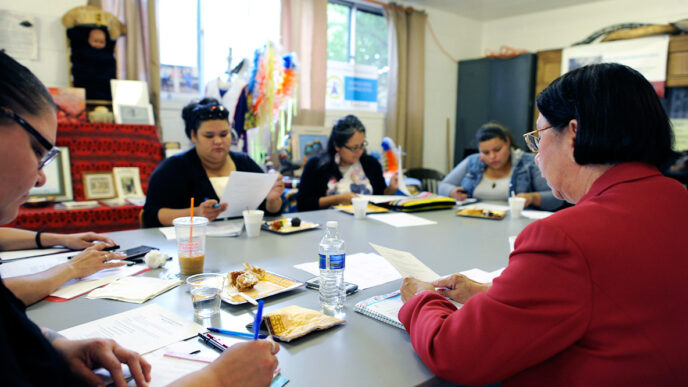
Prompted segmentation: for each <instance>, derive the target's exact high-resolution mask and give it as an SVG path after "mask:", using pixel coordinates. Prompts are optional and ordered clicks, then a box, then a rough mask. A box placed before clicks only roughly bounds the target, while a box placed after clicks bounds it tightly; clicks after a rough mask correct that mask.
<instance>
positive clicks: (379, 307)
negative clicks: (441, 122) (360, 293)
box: [354, 290, 406, 330]
mask: <svg viewBox="0 0 688 387" xmlns="http://www.w3.org/2000/svg"><path fill="white" fill-rule="evenodd" d="M403 305H404V303H403V302H402V301H401V293H400V292H399V291H398V290H397V291H396V292H392V293H387V294H383V295H380V296H375V297H371V298H368V299H367V300H363V301H361V302H359V303H358V304H356V306H354V310H355V311H356V312H358V313H362V314H364V315H366V316H368V317H372V318H374V319H376V320H379V321H382V322H383V323H385V324H389V325H392V326H395V327H397V328H399V329H404V330H406V329H405V328H404V325H403V324H402V323H401V321H399V317H397V315H398V314H399V309H401V307H402V306H403Z"/></svg>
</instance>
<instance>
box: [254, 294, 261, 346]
mask: <svg viewBox="0 0 688 387" xmlns="http://www.w3.org/2000/svg"><path fill="white" fill-rule="evenodd" d="M261 321H263V300H259V301H258V311H256V319H255V320H253V340H258V331H259V330H260V322H261Z"/></svg>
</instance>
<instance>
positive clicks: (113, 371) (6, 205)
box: [0, 51, 279, 386]
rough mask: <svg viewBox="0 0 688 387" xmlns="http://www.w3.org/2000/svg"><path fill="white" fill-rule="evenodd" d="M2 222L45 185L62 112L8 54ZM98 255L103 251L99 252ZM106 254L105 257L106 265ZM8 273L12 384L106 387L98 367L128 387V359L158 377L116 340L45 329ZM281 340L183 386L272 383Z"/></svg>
mask: <svg viewBox="0 0 688 387" xmlns="http://www.w3.org/2000/svg"><path fill="white" fill-rule="evenodd" d="M0 112H2V114H0V133H1V134H0V136H2V141H0V224H6V223H8V222H11V221H12V219H14V218H15V217H16V215H17V211H18V209H19V206H20V205H21V203H23V201H24V200H25V199H26V197H27V195H28V193H29V190H30V189H31V187H33V186H40V185H42V184H44V183H45V174H44V173H43V171H42V168H43V166H45V165H46V164H48V163H49V162H50V161H51V160H52V159H53V158H54V156H55V154H56V152H55V151H54V150H55V149H57V148H55V147H54V145H53V144H54V143H55V138H56V136H57V117H56V114H55V105H54V104H53V102H52V99H51V97H50V94H48V91H47V90H46V88H45V86H43V84H42V83H41V82H40V81H39V80H38V79H37V78H36V77H35V76H34V75H33V74H32V73H31V72H30V71H29V70H28V69H27V68H26V67H24V66H22V65H20V64H19V63H17V62H16V61H15V60H14V59H12V58H10V57H9V56H7V55H6V54H5V53H4V52H1V51H0ZM97 253H98V254H101V253H103V252H100V251H98V252H97ZM102 259H103V257H102V255H100V262H102ZM8 287H9V286H8V284H7V281H6V280H5V279H2V278H0V375H2V384H3V385H8V386H47V385H50V386H81V385H100V384H102V383H103V381H102V379H101V378H100V377H99V376H98V375H96V374H95V373H94V372H93V369H96V368H101V367H102V368H105V369H106V370H108V372H110V375H111V377H112V380H113V384H115V385H118V386H124V385H125V384H126V381H125V379H124V376H123V375H122V364H124V363H125V364H127V365H128V368H129V371H130V373H131V375H132V377H133V379H134V381H135V382H136V385H138V386H144V385H148V383H150V382H151V365H150V364H149V363H148V362H147V361H146V360H145V359H144V358H143V357H141V356H140V355H139V354H137V353H136V352H133V351H130V350H127V349H126V348H123V347H121V346H120V345H118V344H117V343H116V342H115V341H113V340H109V339H86V340H68V339H66V338H64V337H62V336H61V335H59V334H57V333H55V332H53V331H50V330H47V329H43V330H42V329H41V328H39V327H38V326H36V324H34V323H33V322H32V321H31V320H29V318H28V316H27V315H26V306H25V305H24V303H23V302H22V301H21V300H19V299H18V298H17V297H16V296H15V295H14V294H13V293H12V291H10V289H8ZM278 351H279V345H277V344H275V343H270V342H268V341H265V340H258V341H252V342H248V343H242V344H238V345H235V346H233V347H232V348H231V349H230V350H228V351H226V352H224V353H223V354H222V355H221V356H220V357H219V358H218V359H217V360H215V361H214V362H213V363H211V364H209V365H208V366H206V367H204V368H202V369H201V370H199V371H196V372H193V373H190V374H188V375H187V376H185V377H183V378H181V379H179V380H177V381H176V382H175V383H174V385H176V386H199V385H206V386H207V385H216V384H218V383H220V384H223V385H230V386H253V385H261V386H268V385H269V384H270V381H271V380H272V373H273V371H274V370H275V368H276V367H277V364H278V363H277V358H276V357H275V354H276V353H277V352H278Z"/></svg>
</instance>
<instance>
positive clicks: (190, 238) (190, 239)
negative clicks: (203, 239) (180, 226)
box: [189, 197, 194, 244]
mask: <svg viewBox="0 0 688 387" xmlns="http://www.w3.org/2000/svg"><path fill="white" fill-rule="evenodd" d="M193 199H194V198H193V197H192V198H191V227H189V243H190V244H191V243H193V207H194V200H193Z"/></svg>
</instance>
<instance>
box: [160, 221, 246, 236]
mask: <svg viewBox="0 0 688 387" xmlns="http://www.w3.org/2000/svg"><path fill="white" fill-rule="evenodd" d="M243 228H244V223H243V222H211V223H210V224H208V227H207V228H206V234H205V235H206V236H207V237H235V236H239V235H241V230H243ZM158 230H160V232H161V233H162V235H164V236H165V239H167V240H171V239H177V234H176V232H175V231H174V226H172V227H160V228H159V229H158Z"/></svg>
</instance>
